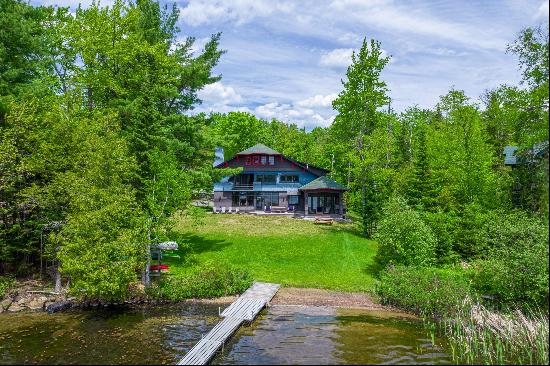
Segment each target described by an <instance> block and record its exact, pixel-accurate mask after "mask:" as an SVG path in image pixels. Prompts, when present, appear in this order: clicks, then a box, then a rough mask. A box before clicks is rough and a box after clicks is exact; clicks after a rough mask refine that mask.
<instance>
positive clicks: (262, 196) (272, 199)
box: [256, 192, 279, 210]
mask: <svg viewBox="0 0 550 366" xmlns="http://www.w3.org/2000/svg"><path fill="white" fill-rule="evenodd" d="M265 206H279V192H261V193H256V209H258V210H263V209H264V207H265Z"/></svg>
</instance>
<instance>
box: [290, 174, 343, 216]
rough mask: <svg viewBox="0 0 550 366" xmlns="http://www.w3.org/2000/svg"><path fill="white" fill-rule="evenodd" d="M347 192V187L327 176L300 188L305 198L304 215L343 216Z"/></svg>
mask: <svg viewBox="0 0 550 366" xmlns="http://www.w3.org/2000/svg"><path fill="white" fill-rule="evenodd" d="M346 190H347V188H346V187H344V186H342V185H341V184H339V183H337V182H335V181H334V180H332V179H330V178H328V177H326V176H323V177H319V178H317V179H315V180H314V181H312V182H310V183H308V184H306V185H304V186H303V187H301V188H300V192H301V193H302V194H303V196H304V215H305V216H306V217H307V216H311V215H315V216H319V215H323V216H342V215H343V214H344V199H343V198H344V197H343V195H344V192H345V191H346Z"/></svg>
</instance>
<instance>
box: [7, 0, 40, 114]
mask: <svg viewBox="0 0 550 366" xmlns="http://www.w3.org/2000/svg"><path fill="white" fill-rule="evenodd" d="M47 14H48V9H46V8H43V7H33V6H31V5H29V4H27V3H26V2H23V1H21V0H1V1H0V29H2V31H1V32H0V123H2V122H3V121H4V116H5V113H7V111H8V109H9V105H10V103H11V102H13V101H14V100H17V99H18V98H19V97H22V96H23V95H24V94H27V93H28V92H29V89H30V88H31V84H32V83H33V82H34V81H35V80H36V79H37V78H38V77H39V76H40V73H41V71H42V69H43V67H44V61H45V60H44V59H45V57H46V56H47V52H46V48H45V47H44V43H45V42H44V33H45V30H44V28H43V27H42V24H41V22H42V21H44V20H45V19H46V17H47Z"/></svg>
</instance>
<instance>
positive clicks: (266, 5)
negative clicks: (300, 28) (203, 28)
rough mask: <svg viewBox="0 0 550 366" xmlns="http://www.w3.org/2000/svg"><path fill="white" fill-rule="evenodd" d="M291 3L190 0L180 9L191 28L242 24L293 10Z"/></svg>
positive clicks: (258, 0)
mask: <svg viewBox="0 0 550 366" xmlns="http://www.w3.org/2000/svg"><path fill="white" fill-rule="evenodd" d="M293 8H294V6H293V4H291V3H286V2H282V1H278V2H271V1H268V0H233V1H230V2H229V1H223V0H190V1H189V3H188V4H187V6H186V7H184V8H182V9H180V14H181V19H182V20H183V21H184V22H185V23H187V24H189V25H192V26H198V25H203V24H205V25H208V24H216V23H223V22H236V23H237V24H244V23H248V22H250V21H252V20H253V19H254V18H257V17H269V16H271V15H272V14H274V13H276V12H279V13H280V12H282V13H288V12H291V11H292V10H293Z"/></svg>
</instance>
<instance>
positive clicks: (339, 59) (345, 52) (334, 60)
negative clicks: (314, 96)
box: [319, 47, 395, 68]
mask: <svg viewBox="0 0 550 366" xmlns="http://www.w3.org/2000/svg"><path fill="white" fill-rule="evenodd" d="M369 48H370V47H369ZM353 51H355V52H357V50H354V49H352V48H336V49H334V50H332V51H330V52H326V53H323V54H322V55H321V59H320V60H319V64H320V65H322V66H328V67H335V68H340V67H348V66H349V65H351V55H352V53H353ZM380 57H381V58H384V57H388V53H387V52H386V50H384V49H381V50H380ZM389 62H390V63H393V62H395V58H394V57H390V61H389Z"/></svg>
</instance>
